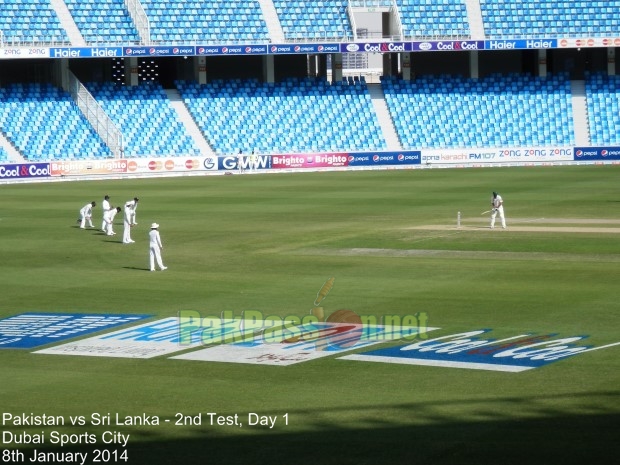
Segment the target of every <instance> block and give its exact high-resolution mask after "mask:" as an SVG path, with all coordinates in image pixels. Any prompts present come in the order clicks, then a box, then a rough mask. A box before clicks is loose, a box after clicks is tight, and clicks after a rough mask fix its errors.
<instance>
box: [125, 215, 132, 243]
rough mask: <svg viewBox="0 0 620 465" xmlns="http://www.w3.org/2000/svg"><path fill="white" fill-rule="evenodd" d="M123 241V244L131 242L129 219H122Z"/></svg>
mask: <svg viewBox="0 0 620 465" xmlns="http://www.w3.org/2000/svg"><path fill="white" fill-rule="evenodd" d="M123 242H124V243H125V244H129V243H130V242H133V241H132V240H131V225H130V224H129V221H127V219H125V220H124V221H123Z"/></svg>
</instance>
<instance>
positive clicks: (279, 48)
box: [268, 44, 340, 55]
mask: <svg viewBox="0 0 620 465" xmlns="http://www.w3.org/2000/svg"><path fill="white" fill-rule="evenodd" d="M268 52H269V53H270V54H273V55H284V54H297V53H312V54H315V53H339V52H340V44H272V45H269V47H268Z"/></svg>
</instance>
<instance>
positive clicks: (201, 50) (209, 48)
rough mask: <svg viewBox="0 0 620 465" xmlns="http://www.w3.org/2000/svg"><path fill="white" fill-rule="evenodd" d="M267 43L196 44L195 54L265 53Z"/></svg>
mask: <svg viewBox="0 0 620 465" xmlns="http://www.w3.org/2000/svg"><path fill="white" fill-rule="evenodd" d="M267 53H268V51H267V45H261V44H253V45H215V46H214V45H198V46H196V55H266V54H267Z"/></svg>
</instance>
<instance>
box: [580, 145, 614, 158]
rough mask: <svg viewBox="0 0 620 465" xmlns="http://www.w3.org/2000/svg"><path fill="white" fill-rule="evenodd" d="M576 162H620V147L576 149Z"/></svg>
mask: <svg viewBox="0 0 620 465" xmlns="http://www.w3.org/2000/svg"><path fill="white" fill-rule="evenodd" d="M574 154H575V161H610V160H620V147H575V151H574Z"/></svg>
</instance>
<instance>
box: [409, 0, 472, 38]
mask: <svg viewBox="0 0 620 465" xmlns="http://www.w3.org/2000/svg"><path fill="white" fill-rule="evenodd" d="M397 3H398V7H399V11H400V16H401V23H402V26H403V35H404V36H405V37H413V38H415V37H424V38H426V37H455V36H456V37H462V36H470V35H471V32H470V27H469V20H468V16H467V7H466V5H465V0H398V1H397Z"/></svg>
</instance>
